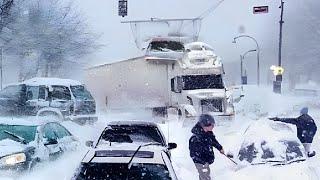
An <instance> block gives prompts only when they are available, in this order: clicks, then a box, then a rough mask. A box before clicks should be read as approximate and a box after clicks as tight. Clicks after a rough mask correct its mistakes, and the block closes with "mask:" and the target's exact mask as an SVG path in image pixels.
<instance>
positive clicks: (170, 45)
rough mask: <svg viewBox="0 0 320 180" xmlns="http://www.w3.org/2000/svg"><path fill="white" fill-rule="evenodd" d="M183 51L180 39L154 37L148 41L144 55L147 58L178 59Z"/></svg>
mask: <svg viewBox="0 0 320 180" xmlns="http://www.w3.org/2000/svg"><path fill="white" fill-rule="evenodd" d="M184 50H185V49H184V43H183V41H182V39H181V38H175V37H156V38H152V39H151V40H150V41H149V45H148V47H147V49H146V52H145V55H146V56H147V57H157V58H168V59H179V58H181V57H182V56H183V53H184Z"/></svg>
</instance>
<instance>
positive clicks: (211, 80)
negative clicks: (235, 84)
mask: <svg viewBox="0 0 320 180" xmlns="http://www.w3.org/2000/svg"><path fill="white" fill-rule="evenodd" d="M182 83H183V87H182V88H183V90H194V89H223V88H224V85H223V82H222V77H221V75H214V74H211V75H188V76H182Z"/></svg>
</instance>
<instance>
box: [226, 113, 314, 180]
mask: <svg viewBox="0 0 320 180" xmlns="http://www.w3.org/2000/svg"><path fill="white" fill-rule="evenodd" d="M243 138H244V140H243V141H242V144H241V148H240V150H239V151H238V156H237V160H238V162H239V164H240V165H239V167H240V169H239V170H238V171H235V172H232V173H226V174H225V175H224V176H223V177H224V178H226V179H260V180H263V179H268V180H270V179H272V180H282V179H304V180H308V179H310V180H312V179H313V178H315V179H317V178H316V177H317V174H316V172H315V171H314V170H313V169H312V168H310V167H309V164H308V162H307V158H306V152H305V150H304V147H303V145H302V144H301V142H300V141H299V139H298V138H297V137H296V134H295V132H294V130H293V128H292V127H291V125H288V124H285V123H281V122H273V121H270V120H265V119H263V120H259V121H257V122H255V123H254V124H253V125H251V126H250V127H249V128H248V129H247V130H246V132H245V134H244V137H243ZM242 166H243V167H242ZM239 167H238V168H239ZM221 178H222V177H221Z"/></svg>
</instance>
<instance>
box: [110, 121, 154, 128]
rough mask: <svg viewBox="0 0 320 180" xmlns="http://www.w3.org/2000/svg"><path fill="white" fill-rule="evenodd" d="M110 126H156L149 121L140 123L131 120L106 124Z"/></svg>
mask: <svg viewBox="0 0 320 180" xmlns="http://www.w3.org/2000/svg"><path fill="white" fill-rule="evenodd" d="M108 125H110V126H124V125H129V126H132V125H138V126H156V127H157V124H156V123H154V122H151V121H141V120H132V121H112V122H110V123H108Z"/></svg>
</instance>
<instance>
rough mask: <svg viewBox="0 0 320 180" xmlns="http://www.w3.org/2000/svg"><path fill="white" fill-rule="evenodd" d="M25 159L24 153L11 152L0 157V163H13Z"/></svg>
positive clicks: (10, 164)
mask: <svg viewBox="0 0 320 180" xmlns="http://www.w3.org/2000/svg"><path fill="white" fill-rule="evenodd" d="M25 161H26V155H25V154H24V153H18V154H12V155H8V156H5V157H2V158H1V164H2V165H9V166H12V165H15V164H18V163H22V162H25Z"/></svg>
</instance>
